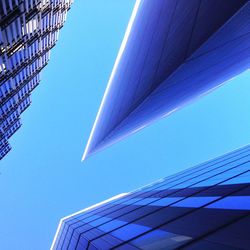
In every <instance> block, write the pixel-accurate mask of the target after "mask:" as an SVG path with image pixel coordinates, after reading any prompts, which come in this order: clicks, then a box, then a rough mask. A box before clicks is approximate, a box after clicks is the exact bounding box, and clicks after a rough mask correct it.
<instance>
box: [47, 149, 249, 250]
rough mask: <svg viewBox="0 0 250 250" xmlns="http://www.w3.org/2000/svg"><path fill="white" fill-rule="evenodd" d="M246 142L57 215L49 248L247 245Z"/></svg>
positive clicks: (228, 248)
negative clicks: (65, 214)
mask: <svg viewBox="0 0 250 250" xmlns="http://www.w3.org/2000/svg"><path fill="white" fill-rule="evenodd" d="M249 230H250V146H245V147H244V148H241V149H239V150H236V151H234V152H231V153H228V154H226V155H223V156H221V157H219V158H216V159H213V160H210V161H208V162H205V163H203V164H200V165H198V166H195V167H192V168H189V169H187V170H185V171H182V172H180V173H177V174H174V175H172V176H170V177H167V178H164V179H161V180H159V181H158V182H155V183H154V184H151V185H149V186H146V187H143V188H141V189H138V190H136V191H134V192H131V193H126V194H123V195H120V197H119V198H117V197H115V198H114V199H110V200H109V201H107V202H105V203H101V204H97V205H96V206H93V207H90V208H88V209H85V210H83V211H80V212H79V213H76V214H74V215H71V216H68V217H66V218H64V219H62V220H61V222H60V225H59V227H58V230H57V233H56V236H55V238H54V241H53V244H52V248H51V249H53V250H56V249H58V250H59V249H60V250H61V249H68V250H75V249H77V250H80V249H81V250H83V249H89V250H90V249H91V250H94V249H95V250H97V249H119V250H123V249H124V250H125V249H127V250H129V249H131V250H132V249H144V250H151V249H152V250H159V249H164V250H167V249H192V250H196V249H197V250H200V249H204V250H211V249H213V250H236V249H238V250H239V249H250V237H249Z"/></svg>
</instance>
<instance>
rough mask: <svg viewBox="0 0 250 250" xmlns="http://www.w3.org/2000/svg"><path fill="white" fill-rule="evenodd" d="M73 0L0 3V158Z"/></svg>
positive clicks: (14, 130)
mask: <svg viewBox="0 0 250 250" xmlns="http://www.w3.org/2000/svg"><path fill="white" fill-rule="evenodd" d="M72 3H73V0H54V1H51V0H1V1H0V159H2V158H3V157H4V156H5V155H6V154H7V153H8V152H9V151H10V150H11V146H10V144H9V142H8V140H9V138H10V137H11V136H12V135H13V134H14V133H15V132H16V131H17V130H18V129H19V128H20V126H21V120H20V115H21V114H22V113H23V112H24V111H25V110H26V108H28V107H29V105H30V104H31V99H30V95H31V92H32V91H33V90H34V88H35V87H36V86H37V85H38V84H39V82H40V72H41V70H42V69H43V68H44V67H45V66H46V65H47V64H48V61H49V58H50V50H51V49H52V48H53V47H54V46H55V44H56V42H57V40H58V36H59V30H60V29H61V28H62V27H63V24H64V22H65V20H66V16H67V12H68V10H69V9H70V6H71V4H72Z"/></svg>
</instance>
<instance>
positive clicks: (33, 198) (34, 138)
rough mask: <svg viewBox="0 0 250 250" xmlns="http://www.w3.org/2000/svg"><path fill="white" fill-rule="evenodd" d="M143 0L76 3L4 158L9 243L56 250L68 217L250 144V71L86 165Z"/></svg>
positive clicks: (18, 249)
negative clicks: (106, 97)
mask: <svg viewBox="0 0 250 250" xmlns="http://www.w3.org/2000/svg"><path fill="white" fill-rule="evenodd" d="M133 5H134V0H126V1H117V0H105V1H103V0H85V1H82V0H76V1H75V3H74V5H73V6H72V9H71V10H70V12H69V15H68V20H67V22H66V25H65V27H64V28H63V29H62V30H61V34H60V38H59V42H58V44H57V46H56V47H55V48H54V49H53V50H52V56H51V61H50V63H49V65H48V66H47V68H46V69H45V70H44V72H43V73H42V82H41V84H40V86H38V87H37V89H36V90H35V91H34V93H33V96H32V100H33V102H32V105H31V106H30V108H29V109H28V110H27V111H25V113H24V114H23V116H22V121H23V126H22V128H21V129H20V130H19V131H18V132H17V133H16V134H15V135H14V136H13V138H12V139H11V144H12V146H13V149H12V151H11V152H10V153H9V154H8V156H7V157H6V158H5V159H4V160H2V161H1V163H0V172H1V175H0V208H1V213H0V222H1V223H0V249H1V250H40V249H41V250H44V249H49V247H50V245H51V242H52V239H53V237H54V234H55V232H56V228H57V225H58V222H59V219H60V218H62V217H64V216H66V215H69V214H71V213H74V212H77V211H78V210H81V209H83V208H85V207H87V206H90V205H93V204H95V203H97V202H100V201H103V200H105V199H107V198H110V197H112V196H114V195H117V194H119V193H123V192H127V191H131V190H133V189H135V188H138V187H140V186H143V185H145V184H148V183H150V182H152V181H155V180H157V179H159V178H162V177H165V176H168V175H169V174H172V173H175V172H177V171H180V170H183V169H185V168H187V167H190V166H193V165H195V164H197V163H200V162H203V161H206V160H208V159H211V158H213V157H216V156H219V155H221V154H224V153H226V152H228V151H231V150H234V149H236V148H239V147H241V146H243V145H246V144H248V143H249V141H250V140H249V139H250V115H249V108H250V84H249V83H250V71H248V72H245V73H243V74H242V75H240V76H238V77H236V78H235V79H233V80H231V81H230V82H228V83H227V84H225V85H224V86H223V87H221V88H220V89H218V90H216V91H215V92H213V93H212V94H210V95H208V96H206V97H203V98H202V99H200V100H199V101H197V102H195V103H193V104H191V105H189V106H187V107H186V108H184V109H182V110H180V111H178V112H176V113H174V114H172V115H171V116H170V117H167V118H165V119H163V120H161V121H159V122H157V123H155V124H154V125H152V126H150V127H148V128H146V129H144V130H143V131H141V132H139V133H137V134H136V135H133V136H131V137H130V138H127V139H126V140H124V141H122V142H120V143H118V144H116V145H114V146H112V147H110V148H109V149H107V150H105V151H103V152H101V153H99V154H97V155H95V156H93V157H91V158H89V159H88V160H86V161H85V162H83V163H81V156H82V153H83V151H84V146H85V144H86V142H87V139H88V136H89V133H90V130H91V127H92V124H93V122H94V119H95V116H96V113H97V110H98V107H99V104H100V101H101V98H102V95H103V93H104V90H105V87H106V84H107V81H108V78H109V75H110V73H111V70H112V67H113V64H114V61H115V58H116V55H117V52H118V49H119V47H120V44H121V41H122V38H123V35H124V32H125V30H126V26H127V23H128V20H129V17H130V15H131V12H132V8H133Z"/></svg>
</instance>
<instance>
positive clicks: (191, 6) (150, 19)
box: [83, 0, 250, 159]
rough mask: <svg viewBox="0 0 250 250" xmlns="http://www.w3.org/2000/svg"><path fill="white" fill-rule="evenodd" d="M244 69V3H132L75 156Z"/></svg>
mask: <svg viewBox="0 0 250 250" xmlns="http://www.w3.org/2000/svg"><path fill="white" fill-rule="evenodd" d="M249 68H250V1H249V0H229V1H227V0H153V1H152V0H137V1H136V5H135V8H134V12H133V14H132V16H131V19H130V22H129V25H128V28H127V32H126V34H125V37H124V40H123V43H122V45H121V49H120V51H119V53H118V56H117V60H116V62H115V65H114V68H113V71H112V73H111V76H110V80H109V82H108V86H107V88H106V92H105V94H104V97H103V100H102V103H101V105H100V109H99V112H98V114H97V117H96V121H95V123H94V126H93V129H92V132H91V134H90V138H89V141H88V144H87V146H86V149H85V153H84V156H83V159H85V158H86V157H88V156H89V155H91V154H93V153H96V152H98V151H100V150H102V149H104V148H106V147H107V146H110V145H111V144H113V143H116V142H117V141H119V140H122V139H124V138H125V137H126V136H129V135H131V134H133V133H135V132H137V131H139V130H140V129H142V128H144V127H145V126H147V125H149V124H151V123H152V122H154V121H156V120H158V119H161V118H163V117H166V116H168V115H170V114H171V113H173V112H175V111H176V110H178V109H180V108H182V107H183V106H185V105H187V104H188V103H190V102H191V101H194V100H195V99H197V98H200V97H201V96H203V95H205V94H208V93H209V92H211V91H212V90H214V89H216V88H217V87H219V86H221V85H222V84H223V83H225V82H226V81H228V80H229V79H231V78H233V77H235V76H236V75H238V74H240V73H241V72H244V71H245V70H247V69H249Z"/></svg>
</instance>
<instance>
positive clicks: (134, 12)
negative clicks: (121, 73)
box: [82, 0, 142, 161]
mask: <svg viewBox="0 0 250 250" xmlns="http://www.w3.org/2000/svg"><path fill="white" fill-rule="evenodd" d="M141 2H142V0H136V3H135V6H134V9H133V11H132V15H131V17H130V20H129V23H128V26H127V29H126V32H125V35H124V38H123V41H122V44H121V47H120V49H119V52H118V55H117V57H116V60H115V64H114V67H113V69H112V72H111V75H110V78H109V81H108V85H107V88H106V90H105V93H104V96H103V98H102V101H101V105H100V108H99V110H98V112H97V116H96V119H95V122H94V125H93V128H92V130H91V133H90V136H89V139H88V142H87V145H86V148H85V151H84V154H83V156H82V161H84V160H85V159H86V156H87V154H88V150H89V146H90V142H91V140H92V137H93V134H94V131H95V129H96V125H97V122H98V120H99V117H100V114H101V111H102V109H103V105H104V103H105V101H106V98H107V95H108V92H109V89H110V87H111V83H112V80H113V78H114V75H115V72H116V70H117V67H118V64H119V62H120V59H121V57H122V54H123V52H124V50H125V48H126V44H127V41H128V38H129V35H130V32H131V29H132V26H133V23H134V20H135V17H136V14H137V12H138V9H139V7H140V4H141Z"/></svg>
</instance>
